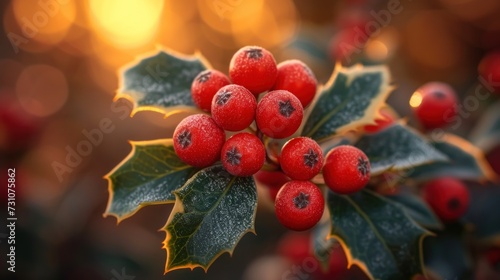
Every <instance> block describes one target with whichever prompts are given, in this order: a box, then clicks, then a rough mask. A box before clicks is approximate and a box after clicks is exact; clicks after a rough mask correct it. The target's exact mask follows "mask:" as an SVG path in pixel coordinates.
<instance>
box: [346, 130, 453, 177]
mask: <svg viewBox="0 0 500 280" xmlns="http://www.w3.org/2000/svg"><path fill="white" fill-rule="evenodd" d="M356 147H358V148H359V149H361V150H362V151H364V152H365V154H366V155H367V156H368V158H369V159H370V165H371V174H372V175H378V174H381V173H382V172H384V171H388V170H391V171H395V170H404V169H409V168H412V167H415V166H419V165H423V164H428V163H432V162H437V161H442V162H446V161H447V157H446V155H444V154H443V153H441V152H440V151H438V150H437V149H436V148H434V147H433V146H432V145H431V144H429V143H428V141H427V140H426V139H425V138H424V137H423V136H422V135H420V134H418V133H417V132H416V131H414V130H413V129H411V128H409V127H407V126H404V125H401V124H395V125H393V126H391V127H389V128H387V129H385V130H383V131H381V132H379V133H376V134H369V135H365V136H363V137H362V138H361V139H360V140H359V141H358V142H357V143H356Z"/></svg>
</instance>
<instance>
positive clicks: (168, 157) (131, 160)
mask: <svg viewBox="0 0 500 280" xmlns="http://www.w3.org/2000/svg"><path fill="white" fill-rule="evenodd" d="M130 144H131V145H132V151H131V152H130V154H129V155H128V156H127V157H126V158H125V159H124V160H123V161H122V162H121V163H120V164H118V165H117V166H116V167H115V168H114V169H113V170H112V171H111V172H109V173H108V174H107V175H106V176H105V177H104V178H105V179H107V180H108V191H109V200H108V206H107V208H106V212H105V213H104V216H108V215H112V216H115V217H116V218H117V219H118V222H120V221H122V220H123V219H125V218H128V217H130V216H132V215H133V214H135V213H136V212H137V211H139V209H141V208H142V207H144V206H147V205H152V204H163V203H173V202H174V201H175V196H174V194H173V193H172V191H174V190H176V189H178V188H180V187H181V186H182V185H184V183H185V182H186V181H187V180H188V179H189V178H190V177H191V176H192V175H193V174H194V173H195V172H196V169H195V168H193V167H191V166H189V165H187V164H185V163H184V162H182V161H181V160H180V159H179V158H178V157H177V155H176V154H175V151H174V147H173V141H172V139H163V140H153V141H140V142H130Z"/></svg>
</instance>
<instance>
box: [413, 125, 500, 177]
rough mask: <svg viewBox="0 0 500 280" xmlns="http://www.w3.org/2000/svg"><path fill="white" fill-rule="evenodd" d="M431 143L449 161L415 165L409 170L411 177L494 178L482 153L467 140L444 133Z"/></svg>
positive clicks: (493, 173)
mask: <svg viewBox="0 0 500 280" xmlns="http://www.w3.org/2000/svg"><path fill="white" fill-rule="evenodd" d="M432 145H433V146H434V148H436V149H437V150H439V151H440V152H441V153H443V154H445V155H446V156H447V157H448V158H449V162H434V163H431V164H427V165H423V166H419V167H416V168H415V169H413V170H411V172H409V175H410V177H411V178H413V179H415V180H419V181H426V180H429V179H433V178H436V177H442V176H452V177H455V178H460V179H469V180H490V181H494V180H496V175H495V172H494V171H493V170H492V169H491V166H490V165H489V164H488V162H487V161H486V159H485V157H484V155H483V153H482V152H481V151H480V150H479V149H478V148H476V147H474V146H473V145H472V144H471V143H469V142H468V141H466V140H464V139H462V138H460V137H458V136H456V135H453V134H445V135H444V136H443V137H441V138H440V140H438V141H435V142H433V143H432Z"/></svg>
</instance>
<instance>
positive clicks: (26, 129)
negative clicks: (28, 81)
mask: <svg viewBox="0 0 500 280" xmlns="http://www.w3.org/2000/svg"><path fill="white" fill-rule="evenodd" d="M1 94H3V93H0V97H1ZM40 127H41V124H40V120H39V119H36V118H34V117H33V116H31V115H29V114H28V113H26V112H25V111H24V110H23V109H22V108H21V106H20V105H19V104H18V103H17V102H14V101H12V100H10V99H7V98H5V99H4V98H1V100H0V153H5V154H12V153H17V152H21V151H24V150H27V149H28V148H30V147H31V146H32V145H33V144H35V143H36V140H37V138H38V137H37V136H38V134H39V132H40Z"/></svg>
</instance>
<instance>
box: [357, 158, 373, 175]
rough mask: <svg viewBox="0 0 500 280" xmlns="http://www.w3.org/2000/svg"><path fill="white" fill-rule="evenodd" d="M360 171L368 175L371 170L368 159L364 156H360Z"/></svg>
mask: <svg viewBox="0 0 500 280" xmlns="http://www.w3.org/2000/svg"><path fill="white" fill-rule="evenodd" d="M358 171H359V172H360V173H361V174H363V176H366V175H367V174H368V172H370V167H369V166H368V161H366V160H365V159H364V158H363V157H359V158H358Z"/></svg>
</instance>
